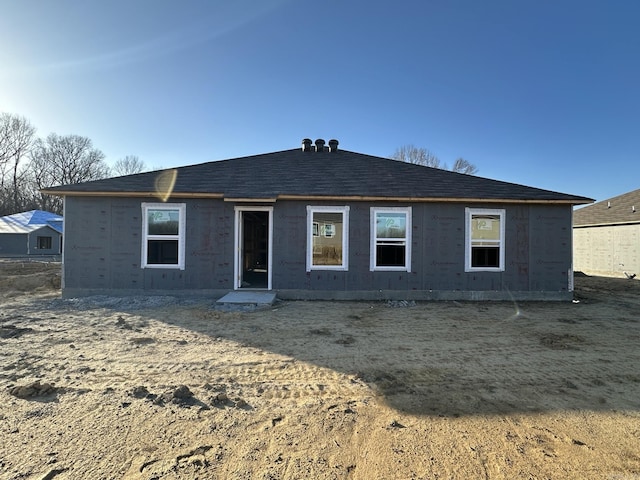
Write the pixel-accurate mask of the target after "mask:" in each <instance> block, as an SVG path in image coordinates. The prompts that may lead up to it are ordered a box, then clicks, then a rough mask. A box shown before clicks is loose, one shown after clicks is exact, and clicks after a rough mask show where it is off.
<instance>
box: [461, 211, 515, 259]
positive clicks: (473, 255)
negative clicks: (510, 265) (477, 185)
mask: <svg viewBox="0 0 640 480" xmlns="http://www.w3.org/2000/svg"><path fill="white" fill-rule="evenodd" d="M504 213H505V211H504V210H485V209H477V208H467V209H466V210H465V219H466V238H467V241H466V255H465V271H467V272H471V271H488V272H500V271H503V270H504Z"/></svg>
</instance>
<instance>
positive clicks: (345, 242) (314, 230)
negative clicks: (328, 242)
mask: <svg viewBox="0 0 640 480" xmlns="http://www.w3.org/2000/svg"><path fill="white" fill-rule="evenodd" d="M314 213H339V214H342V264H341V265H314V264H313V240H314V238H324V237H327V236H326V235H325V233H324V232H322V231H321V230H322V229H321V228H320V225H319V224H318V222H315V221H314V220H313V214H314ZM335 235H336V234H335V229H334V230H333V235H332V236H330V237H327V238H334V237H335ZM313 270H333V271H347V270H349V206H348V205H343V206H317V205H307V272H311V271H313Z"/></svg>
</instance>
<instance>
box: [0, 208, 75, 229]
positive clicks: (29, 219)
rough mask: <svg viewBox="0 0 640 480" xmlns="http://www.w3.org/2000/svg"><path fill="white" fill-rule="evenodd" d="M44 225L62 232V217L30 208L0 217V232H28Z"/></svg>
mask: <svg viewBox="0 0 640 480" xmlns="http://www.w3.org/2000/svg"><path fill="white" fill-rule="evenodd" d="M45 226H48V227H51V228H53V229H54V230H55V231H56V232H58V233H62V217H61V216H60V215H57V214H55V213H51V212H46V211H44V210H30V211H28V212H22V213H15V214H13V215H7V216H5V217H0V233H29V232H32V231H33V230H36V229H38V228H41V227H45Z"/></svg>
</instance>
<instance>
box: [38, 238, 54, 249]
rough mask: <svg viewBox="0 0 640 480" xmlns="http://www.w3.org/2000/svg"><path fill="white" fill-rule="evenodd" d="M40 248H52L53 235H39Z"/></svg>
mask: <svg viewBox="0 0 640 480" xmlns="http://www.w3.org/2000/svg"><path fill="white" fill-rule="evenodd" d="M38 249H39V250H51V237H38Z"/></svg>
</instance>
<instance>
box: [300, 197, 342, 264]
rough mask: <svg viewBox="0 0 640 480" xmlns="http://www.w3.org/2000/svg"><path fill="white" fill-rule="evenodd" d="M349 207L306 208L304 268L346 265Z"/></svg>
mask: <svg viewBox="0 0 640 480" xmlns="http://www.w3.org/2000/svg"><path fill="white" fill-rule="evenodd" d="M348 243H349V207H313V206H308V207H307V271H308V272H309V271H311V270H347V269H348V268H349V267H348V265H349V263H348V260H349V245H348Z"/></svg>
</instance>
